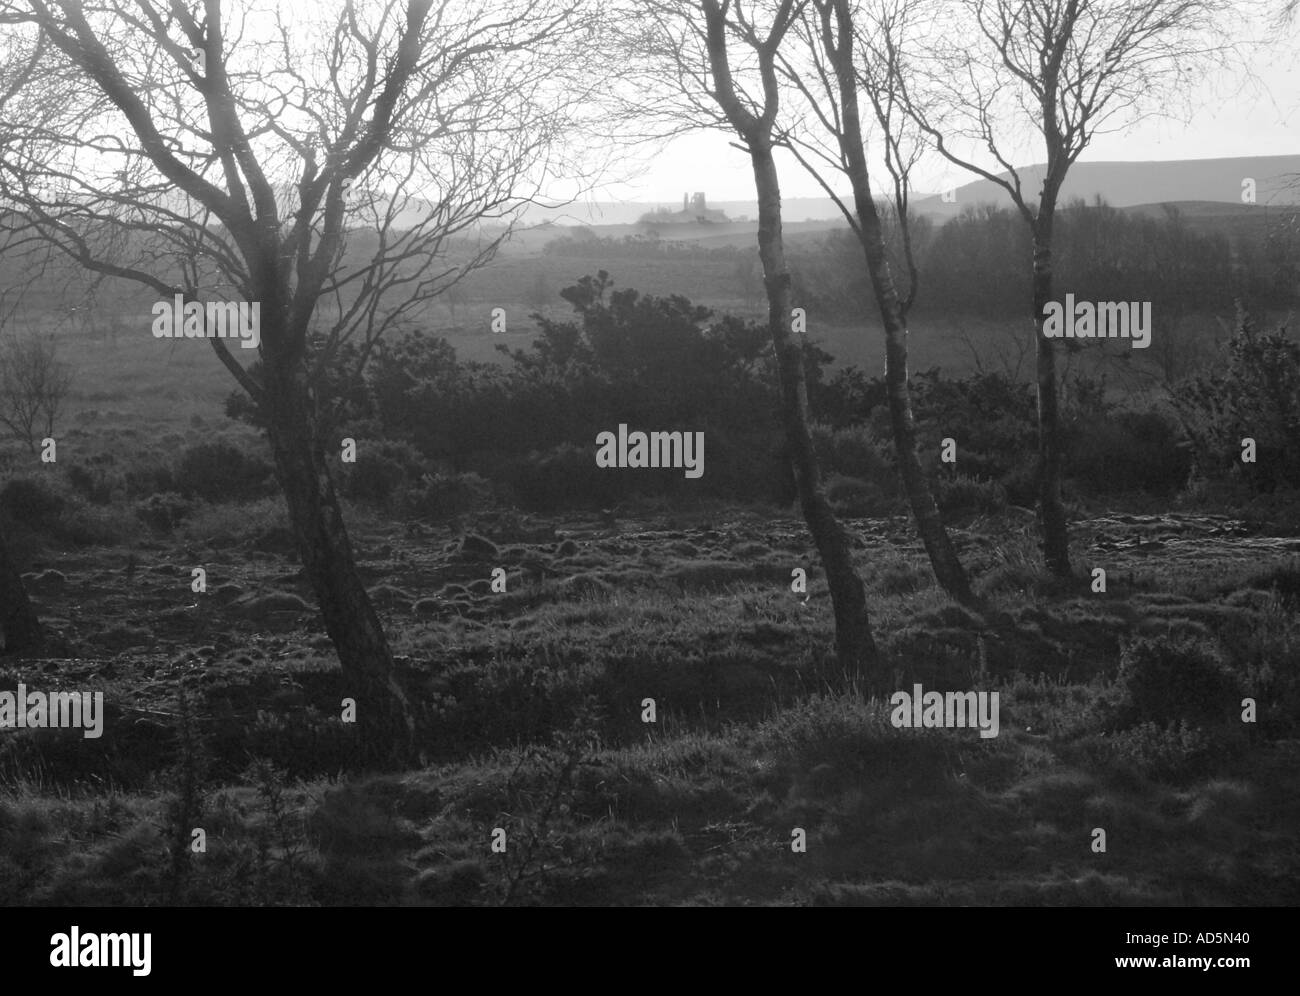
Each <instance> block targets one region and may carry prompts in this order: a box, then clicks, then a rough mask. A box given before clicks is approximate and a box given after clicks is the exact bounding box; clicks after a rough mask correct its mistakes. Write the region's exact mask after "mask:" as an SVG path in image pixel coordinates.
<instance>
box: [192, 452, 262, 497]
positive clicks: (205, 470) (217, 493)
mask: <svg viewBox="0 0 1300 996" xmlns="http://www.w3.org/2000/svg"><path fill="white" fill-rule="evenodd" d="M174 479H175V483H176V490H177V491H178V492H179V493H180V494H182V495H184V496H185V497H187V498H202V499H203V500H204V501H209V502H214V503H220V502H230V501H242V500H245V499H249V498H261V497H264V496H266V495H269V494H271V493H273V491H274V489H275V484H274V471H273V470H272V468H271V465H270V464H269V463H267V462H266V461H265V460H262V459H260V458H258V457H254V456H249V455H248V454H247V453H245V452H244V451H243V450H241V449H240V448H239V447H237V446H234V445H233V444H231V443H227V442H224V441H217V442H212V443H200V444H199V445H197V446H191V447H189V448H188V449H187V450H185V451H184V452H183V453H182V454H181V456H180V459H179V460H177V462H176V469H175V473H174Z"/></svg>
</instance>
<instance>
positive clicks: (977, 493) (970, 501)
mask: <svg viewBox="0 0 1300 996" xmlns="http://www.w3.org/2000/svg"><path fill="white" fill-rule="evenodd" d="M935 501H937V502H938V504H939V508H940V510H941V511H943V512H979V513H983V514H985V515H992V514H994V513H996V512H1000V511H1001V510H1002V509H1004V508H1006V507H1007V489H1006V488H1004V487H1003V486H1002V485H1001V484H1000V483H999V482H997V481H983V480H980V479H978V478H975V477H968V476H967V475H965V474H958V475H957V476H956V477H942V478H940V479H939V491H938V494H937V495H935Z"/></svg>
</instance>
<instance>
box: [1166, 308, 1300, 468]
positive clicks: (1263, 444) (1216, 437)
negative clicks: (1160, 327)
mask: <svg viewBox="0 0 1300 996" xmlns="http://www.w3.org/2000/svg"><path fill="white" fill-rule="evenodd" d="M1179 388H1180V389H1179V390H1178V391H1176V392H1174V394H1173V396H1172V400H1173V403H1174V407H1175V409H1176V411H1177V412H1178V416H1179V418H1180V419H1182V422H1183V427H1184V429H1185V431H1186V433H1187V436H1188V438H1189V439H1190V441H1191V446H1192V449H1193V450H1194V452H1195V455H1196V464H1197V469H1198V471H1199V472H1200V473H1201V474H1202V475H1204V476H1205V477H1209V478H1215V477H1222V476H1225V475H1227V474H1229V473H1233V474H1242V475H1243V476H1244V477H1245V478H1246V479H1247V480H1248V481H1249V482H1250V484H1251V486H1252V487H1253V488H1254V489H1255V490H1257V491H1272V490H1273V489H1274V488H1276V487H1278V486H1279V485H1283V484H1285V485H1290V486H1293V487H1295V486H1300V458H1297V456H1296V453H1295V446H1294V440H1295V437H1296V433H1297V431H1300V344H1297V343H1296V342H1294V341H1293V340H1292V339H1291V338H1290V337H1289V336H1288V335H1287V334H1286V329H1285V328H1279V329H1277V330H1276V331H1273V332H1259V331H1258V330H1257V329H1256V328H1255V324H1254V322H1253V321H1252V320H1251V317H1250V316H1249V315H1248V314H1247V313H1246V312H1245V311H1244V310H1243V309H1241V308H1240V307H1239V308H1238V312H1237V326H1236V329H1235V331H1234V332H1233V336H1232V339H1231V341H1230V342H1229V344H1228V357H1227V363H1226V364H1225V365H1223V366H1222V368H1221V369H1218V370H1216V371H1214V372H1213V373H1211V374H1208V375H1203V376H1199V377H1195V378H1191V379H1189V380H1186V381H1184V382H1182V383H1181V384H1180V385H1179ZM1245 437H1250V438H1252V439H1254V440H1255V445H1256V455H1255V462H1254V463H1252V464H1243V463H1242V462H1241V445H1242V444H1241V441H1242V439H1243V438H1245Z"/></svg>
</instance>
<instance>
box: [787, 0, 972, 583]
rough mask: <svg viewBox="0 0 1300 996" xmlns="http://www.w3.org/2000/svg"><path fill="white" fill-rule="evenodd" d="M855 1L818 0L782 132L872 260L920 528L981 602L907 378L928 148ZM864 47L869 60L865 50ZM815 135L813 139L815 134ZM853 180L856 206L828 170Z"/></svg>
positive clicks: (895, 424) (896, 424)
mask: <svg viewBox="0 0 1300 996" xmlns="http://www.w3.org/2000/svg"><path fill="white" fill-rule="evenodd" d="M856 8H857V5H856V4H854V3H851V2H850V0H812V6H811V8H810V9H809V10H808V14H809V16H807V17H805V18H803V19H801V21H800V23H799V26H798V28H799V30H797V31H796V32H794V33H793V34H794V35H795V36H796V37H798V38H801V39H802V41H803V45H802V47H801V51H799V52H798V53H796V54H794V55H792V56H789V57H784V58H782V60H781V66H782V69H783V74H784V77H785V79H786V80H787V81H788V83H789V84H790V85H791V86H792V87H793V88H797V90H798V91H799V93H800V94H801V95H802V96H803V98H804V105H805V107H806V108H807V110H808V112H809V113H808V115H807V116H808V117H809V118H811V119H812V121H813V122H814V124H813V125H812V126H811V129H809V128H798V127H793V128H790V129H788V130H786V131H784V132H783V135H784V139H783V142H784V144H785V145H786V146H787V147H788V148H790V150H791V151H792V152H793V153H794V155H795V156H796V158H797V159H798V160H799V162H800V163H801V164H802V165H803V166H804V168H805V169H807V170H808V171H809V172H810V173H811V174H812V175H813V176H814V177H815V178H816V179H817V181H818V182H819V183H820V184H821V186H822V189H823V190H825V191H826V193H827V195H828V196H829V197H831V199H832V200H834V202H835V203H836V204H837V205H838V206H839V208H840V210H841V212H843V214H844V217H845V218H846V219H847V220H848V223H849V227H850V228H851V229H852V230H853V234H854V235H855V236H856V237H857V239H858V242H859V244H860V245H861V246H862V250H863V253H864V255H865V257H866V268H867V274H868V277H869V278H870V280H871V288H872V292H873V294H874V296H875V299H876V306H877V308H878V309H879V311H880V317H881V321H882V322H883V324H884V329H885V381H886V384H887V387H888V402H889V418H890V425H891V428H892V430H893V436H894V452H895V454H896V456H897V460H898V472H899V477H900V478H901V480H902V483H903V490H904V492H905V493H906V495H907V500H908V504H909V505H910V506H911V509H912V515H913V518H914V519H915V520H916V526H917V531H918V532H919V533H920V535H921V541H922V543H923V544H924V546H925V550H926V553H927V554H928V555H929V558H930V564H931V567H932V568H933V570H934V574H935V577H936V578H937V579H938V581H939V584H940V585H942V586H943V588H944V590H946V591H947V592H948V593H949V594H950V595H952V596H953V597H954V598H956V599H957V600H958V601H960V602H963V603H965V604H967V605H974V604H976V603H977V601H978V600H977V599H976V598H975V596H974V594H973V593H972V591H971V588H970V581H969V580H968V578H967V577H966V571H965V569H964V568H963V567H962V565H961V561H960V560H959V559H958V557H957V553H956V550H955V549H954V548H953V545H952V541H951V539H950V538H949V536H948V531H947V529H946V528H945V527H944V524H943V519H942V518H941V517H940V515H939V507H938V505H937V504H936V503H935V500H934V494H933V492H932V491H931V489H930V484H929V481H928V480H927V479H926V476H925V471H924V469H923V468H922V466H921V461H920V458H919V457H918V455H917V451H916V422H915V419H914V418H913V415H912V397H911V391H910V389H909V386H908V377H907V312H908V310H909V309H910V308H911V305H912V303H913V302H914V301H915V298H916V293H917V284H918V277H917V265H916V257H915V253H914V252H913V247H912V239H911V226H910V225H909V224H908V217H907V207H908V192H909V173H910V170H911V168H912V166H913V165H914V164H915V162H916V161H917V158H918V156H919V154H920V151H921V148H922V146H921V144H920V143H919V142H915V141H909V139H908V137H907V136H905V135H904V134H903V133H904V131H905V126H906V124H907V120H906V118H905V116H904V115H903V114H902V112H901V111H900V110H899V109H898V108H897V106H896V97H895V94H894V90H893V88H892V87H891V86H890V81H891V78H892V76H893V74H894V69H893V67H892V66H891V65H890V64H889V62H888V61H886V60H885V59H882V57H881V53H880V51H879V50H878V49H877V50H875V51H873V49H872V47H871V46H870V45H869V44H867V39H868V38H869V37H870V30H869V27H868V24H867V22H868V21H869V18H868V17H866V16H864V15H862V14H861V12H860V11H859V10H857V9H856ZM903 11H905V8H902V9H900V8H897V7H894V8H893V9H891V8H890V7H889V6H886V7H885V8H884V9H883V10H881V11H880V13H879V16H880V17H881V18H882V19H883V24H884V28H883V30H886V31H887V30H888V27H889V23H890V19H891V18H893V17H897V16H900V13H901V12H903ZM860 50H865V56H866V58H865V60H864V59H863V57H862V51H860ZM859 92H862V93H865V94H866V95H867V97H868V99H869V101H870V103H871V107H872V110H873V112H874V116H875V121H876V123H877V124H878V125H879V126H880V131H881V133H882V135H883V141H882V147H883V151H884V161H885V165H886V168H887V170H888V171H889V173H890V176H891V178H892V181H893V182H892V188H893V189H892V191H891V193H892V195H893V204H894V209H895V211H894V213H895V217H896V222H897V225H898V228H899V234H900V239H901V243H902V258H903V261H904V263H905V266H906V279H907V290H906V294H905V295H900V293H899V291H898V289H897V287H896V286H895V283H894V277H893V273H892V271H891V269H890V265H889V258H888V254H887V251H886V245H885V238H884V226H883V223H882V221H881V216H880V212H879V211H878V210H877V207H876V201H875V196H874V194H873V192H872V188H871V176H870V172H869V170H868V167H867V151H866V141H865V135H864V129H863V123H862V115H861V113H860V111H859V102H858V95H859ZM810 131H811V133H810ZM828 171H829V172H834V173H838V174H839V175H841V176H843V177H846V178H847V179H848V181H849V185H850V189H851V190H852V197H853V204H852V207H850V206H849V205H847V204H845V203H844V200H843V199H842V198H841V197H840V196H839V194H838V193H836V191H835V188H834V186H833V185H832V184H831V183H830V182H829V181H828V180H827V179H826V177H825V175H824V174H825V173H826V172H828Z"/></svg>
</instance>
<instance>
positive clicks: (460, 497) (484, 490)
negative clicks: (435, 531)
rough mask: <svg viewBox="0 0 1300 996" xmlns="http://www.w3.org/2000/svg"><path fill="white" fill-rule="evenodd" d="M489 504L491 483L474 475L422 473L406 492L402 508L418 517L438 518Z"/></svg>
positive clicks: (474, 509) (482, 507)
mask: <svg viewBox="0 0 1300 996" xmlns="http://www.w3.org/2000/svg"><path fill="white" fill-rule="evenodd" d="M491 503H492V486H491V485H490V484H489V483H488V482H487V481H485V480H483V478H481V477H479V476H478V474H448V475H443V474H425V475H424V476H423V477H421V478H420V481H419V483H418V484H414V485H411V486H410V487H409V488H407V491H406V507H407V509H408V510H409V511H410V513H411V514H412V515H414V516H415V517H416V518H420V519H429V520H431V521H435V522H436V521H440V520H443V519H449V518H452V517H453V516H457V515H465V514H467V513H469V512H473V511H481V510H483V509H484V508H486V507H488V506H489V505H491Z"/></svg>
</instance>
